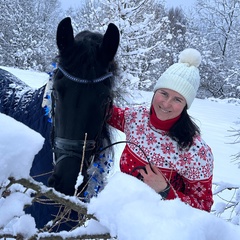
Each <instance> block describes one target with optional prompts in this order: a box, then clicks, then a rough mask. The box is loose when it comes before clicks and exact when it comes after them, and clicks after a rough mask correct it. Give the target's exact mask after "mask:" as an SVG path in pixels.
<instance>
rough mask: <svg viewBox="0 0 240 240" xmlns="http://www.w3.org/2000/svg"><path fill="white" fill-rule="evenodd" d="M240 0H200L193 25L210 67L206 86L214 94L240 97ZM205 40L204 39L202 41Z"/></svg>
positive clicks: (223, 96) (207, 68) (204, 83)
mask: <svg viewBox="0 0 240 240" xmlns="http://www.w3.org/2000/svg"><path fill="white" fill-rule="evenodd" d="M239 16H240V1H238V0H230V1H225V0H210V1H203V0H198V1H197V5H196V13H195V18H194V21H193V22H194V25H195V27H196V26H197V29H198V30H197V31H198V33H199V37H198V40H199V41H200V43H201V46H202V49H204V50H203V52H207V53H208V54H207V55H208V56H207V57H208V58H209V60H207V61H208V66H207V65H205V68H204V73H206V74H205V76H206V75H207V79H205V80H204V82H203V85H204V87H205V89H206V90H207V91H208V92H209V93H210V95H212V96H214V97H220V98H225V97H239V96H240V92H239V74H240V72H239V67H238V66H239V58H240V51H239V49H240V48H239V47H240V46H239V31H240V24H239V23H240V18H239ZM201 39H204V41H201Z"/></svg>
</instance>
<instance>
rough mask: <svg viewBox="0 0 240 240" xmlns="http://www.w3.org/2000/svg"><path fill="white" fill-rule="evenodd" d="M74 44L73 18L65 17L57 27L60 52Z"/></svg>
mask: <svg viewBox="0 0 240 240" xmlns="http://www.w3.org/2000/svg"><path fill="white" fill-rule="evenodd" d="M73 44H74V36H73V28H72V24H71V18H70V17H66V18H64V19H63V20H62V21H61V22H60V23H59V24H58V28H57V46H58V49H59V51H60V53H64V52H65V51H66V50H67V49H68V48H69V47H71V46H72V45H73Z"/></svg>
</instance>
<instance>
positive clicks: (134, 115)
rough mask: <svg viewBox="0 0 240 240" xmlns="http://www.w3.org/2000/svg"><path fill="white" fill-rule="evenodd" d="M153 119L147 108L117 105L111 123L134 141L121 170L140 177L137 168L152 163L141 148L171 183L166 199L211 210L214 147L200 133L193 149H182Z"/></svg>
mask: <svg viewBox="0 0 240 240" xmlns="http://www.w3.org/2000/svg"><path fill="white" fill-rule="evenodd" d="M152 118H153V117H152V115H151V116H150V113H149V110H148V109H146V108H144V107H136V108H126V109H121V108H117V107H114V108H113V113H112V116H111V119H110V120H109V124H110V125H111V126H113V127H115V128H117V129H118V130H120V131H122V132H124V133H125V134H126V141H129V142H132V143H134V144H131V143H127V144H126V146H125V148H124V150H123V152H122V155H121V159H120V169H121V171H122V172H124V173H127V174H131V175H133V176H137V174H138V172H137V171H135V172H132V171H133V169H134V168H136V167H139V166H145V165H146V164H148V161H147V159H146V157H145V155H144V154H143V152H142V151H141V150H140V148H141V149H142V150H143V151H144V152H145V153H146V155H147V156H148V158H149V161H151V162H152V163H154V164H155V166H157V167H158V168H159V169H160V171H161V172H162V173H163V174H164V175H165V177H166V178H167V179H168V181H169V182H170V184H171V188H170V191H169V193H168V195H167V197H166V199H174V198H177V197H179V198H180V199H181V200H182V201H183V202H185V203H187V204H189V205H191V206H192V207H195V208H198V209H201V210H205V211H210V209H211V206H212V204H213V198H212V175H213V155H212V152H211V149H210V147H209V146H208V145H207V144H206V143H205V142H204V141H203V139H202V138H201V137H200V136H196V137H195V138H194V143H193V145H192V146H191V147H190V148H188V149H182V148H180V147H179V146H178V144H177V142H176V141H174V140H173V139H171V138H170V137H169V136H168V135H167V133H168V132H167V131H166V130H161V129H163V128H161V129H160V128H158V127H157V126H156V121H155V124H154V126H153V124H152V123H153V122H154V119H152ZM136 145H138V146H139V147H140V148H139V147H137V146H136Z"/></svg>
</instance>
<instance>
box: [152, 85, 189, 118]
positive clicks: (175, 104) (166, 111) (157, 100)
mask: <svg viewBox="0 0 240 240" xmlns="http://www.w3.org/2000/svg"><path fill="white" fill-rule="evenodd" d="M152 104H153V107H154V110H155V112H156V115H157V118H158V119H160V120H162V121H165V120H168V119H172V118H175V117H177V116H179V115H180V114H181V112H182V111H183V109H184V107H185V106H186V104H187V102H186V100H185V98H184V97H183V96H182V95H181V94H179V93H177V92H175V91H173V90H170V89H167V88H160V89H158V90H157V91H156V92H155V94H154V96H153V101H152Z"/></svg>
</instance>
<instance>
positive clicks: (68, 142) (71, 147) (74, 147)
mask: <svg viewBox="0 0 240 240" xmlns="http://www.w3.org/2000/svg"><path fill="white" fill-rule="evenodd" d="M58 70H60V71H61V72H62V74H63V75H64V76H65V77H66V78H68V79H69V80H71V81H74V82H77V83H81V84H95V83H99V82H101V81H104V80H105V79H107V78H109V77H112V76H113V74H112V72H108V73H106V74H104V75H103V76H101V77H99V78H96V79H93V80H86V79H81V78H78V77H75V76H72V75H71V74H70V73H68V72H67V71H66V70H64V69H63V68H62V67H61V66H58ZM52 98H53V99H52V148H53V149H52V150H53V152H54V159H53V164H54V165H57V164H58V163H59V162H60V161H62V160H63V159H64V158H66V157H75V158H79V159H80V160H81V161H82V155H83V151H93V150H96V148H97V144H96V143H97V138H98V136H99V134H98V135H97V136H96V139H95V140H87V139H86V140H83V139H80V140H72V139H66V138H61V137H55V136H54V133H55V132H54V128H55V121H54V115H55V112H54V109H55V101H54V97H52ZM110 104H111V99H110V98H109V99H108V101H107V103H106V109H105V116H104V120H103V124H104V122H105V121H106V119H107V117H108V114H109V109H110ZM103 124H102V125H103ZM101 131H102V129H100V132H101ZM100 132H99V133H100ZM83 147H84V149H83ZM56 153H59V154H60V157H58V158H57V159H55V158H56ZM95 154H96V151H95V152H93V154H92V157H90V159H93V156H94V155H95ZM89 164H90V163H89Z"/></svg>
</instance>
